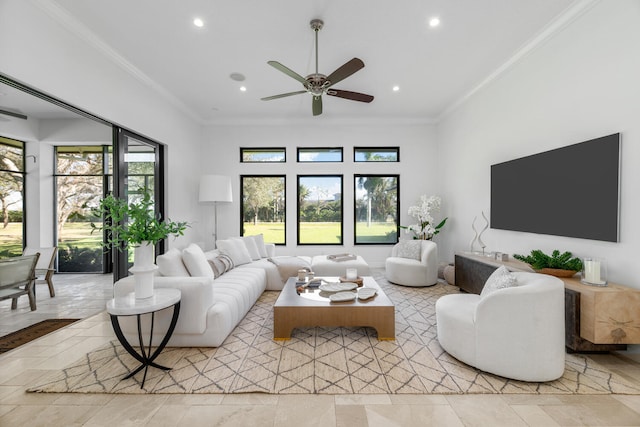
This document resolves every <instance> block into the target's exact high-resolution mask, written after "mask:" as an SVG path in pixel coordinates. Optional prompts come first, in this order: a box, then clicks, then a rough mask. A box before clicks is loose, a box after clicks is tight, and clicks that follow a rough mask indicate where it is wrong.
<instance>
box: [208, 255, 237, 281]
mask: <svg viewBox="0 0 640 427" xmlns="http://www.w3.org/2000/svg"><path fill="white" fill-rule="evenodd" d="M209 265H210V266H211V270H213V277H214V278H215V279H217V278H218V277H220V276H222V275H223V274H224V273H226V272H227V271H230V270H232V269H233V267H234V265H233V260H232V259H231V257H230V256H229V255H225V254H220V255H218V256H217V257H215V258H213V259H210V260H209Z"/></svg>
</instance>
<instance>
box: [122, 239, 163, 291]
mask: <svg viewBox="0 0 640 427" xmlns="http://www.w3.org/2000/svg"><path fill="white" fill-rule="evenodd" d="M157 269H158V266H157V265H155V264H154V263H153V243H151V242H142V243H140V244H139V245H138V246H136V247H135V248H134V249H133V267H131V268H130V269H129V272H131V273H133V277H134V280H135V296H136V299H145V298H150V297H152V296H153V276H154V275H155V272H156V270H157Z"/></svg>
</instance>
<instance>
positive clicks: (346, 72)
mask: <svg viewBox="0 0 640 427" xmlns="http://www.w3.org/2000/svg"><path fill="white" fill-rule="evenodd" d="M362 68H364V62H362V60H360V59H358V58H353V59H352V60H351V61H349V62H347V63H346V64H344V65H343V66H341V67H339V68H338V69H337V70H335V71H334V72H333V73H331V74H329V75H328V76H327V80H328V81H329V82H330V83H331V84H330V85H329V87H331V86H333V85H334V84H336V83H338V82H339V81H342V80H344V79H346V78H347V77H349V76H350V75H351V74H353V73H355V72H356V71H358V70H360V69H362Z"/></svg>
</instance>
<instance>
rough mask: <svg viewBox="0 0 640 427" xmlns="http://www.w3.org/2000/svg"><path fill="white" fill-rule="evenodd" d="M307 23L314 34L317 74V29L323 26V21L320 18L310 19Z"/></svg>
mask: <svg viewBox="0 0 640 427" xmlns="http://www.w3.org/2000/svg"><path fill="white" fill-rule="evenodd" d="M309 25H311V29H312V30H313V32H314V33H315V34H316V74H318V31H320V30H321V29H322V27H324V22H323V21H322V19H312V20H311V22H309Z"/></svg>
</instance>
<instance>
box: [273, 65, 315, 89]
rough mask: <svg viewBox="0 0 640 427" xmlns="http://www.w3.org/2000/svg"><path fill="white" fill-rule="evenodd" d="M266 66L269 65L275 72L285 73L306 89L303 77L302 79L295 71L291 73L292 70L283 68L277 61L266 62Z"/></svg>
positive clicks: (305, 81)
mask: <svg viewBox="0 0 640 427" xmlns="http://www.w3.org/2000/svg"><path fill="white" fill-rule="evenodd" d="M267 64H269V65H271V66H272V67H273V68H275V69H276V70H280V71H282V72H283V73H285V74H286V75H288V76H289V77H293V78H294V79H296V80H297V81H299V82H300V83H302V84H303V85H304V86H305V87H307V80H306V79H305V78H304V77H302V76H301V75H300V74H298V73H296V72H295V71H293V70H292V69H290V68H287V67H285V66H284V65H282V64H281V63H279V62H278V61H267Z"/></svg>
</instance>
